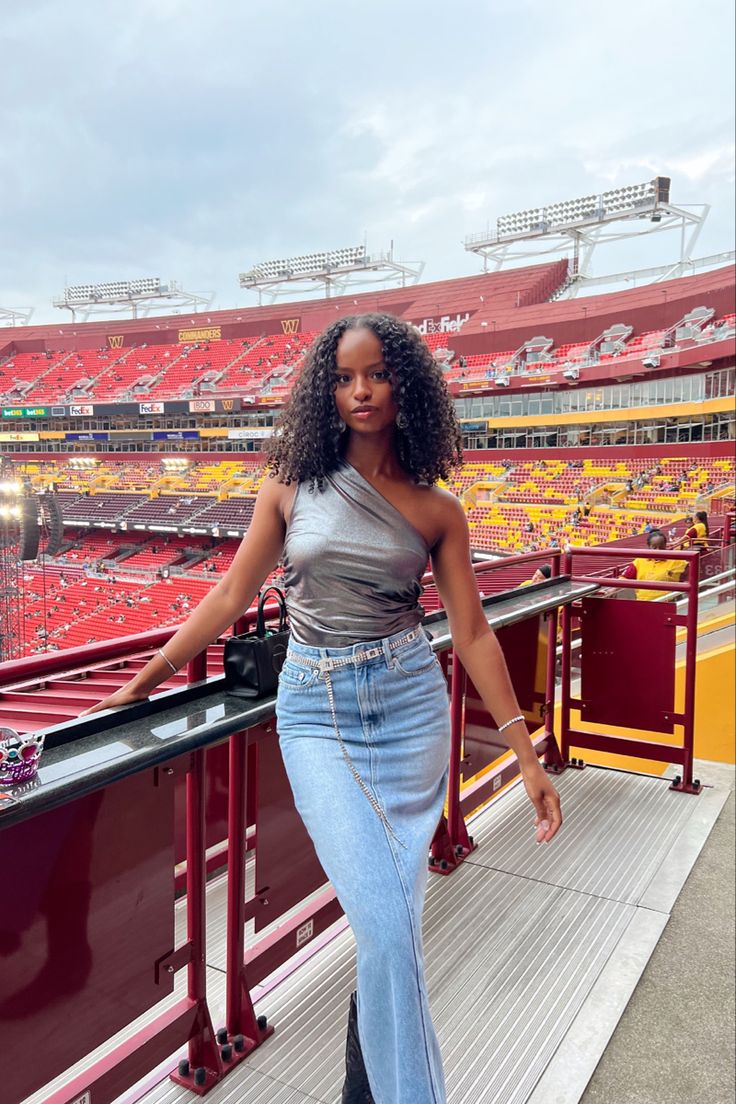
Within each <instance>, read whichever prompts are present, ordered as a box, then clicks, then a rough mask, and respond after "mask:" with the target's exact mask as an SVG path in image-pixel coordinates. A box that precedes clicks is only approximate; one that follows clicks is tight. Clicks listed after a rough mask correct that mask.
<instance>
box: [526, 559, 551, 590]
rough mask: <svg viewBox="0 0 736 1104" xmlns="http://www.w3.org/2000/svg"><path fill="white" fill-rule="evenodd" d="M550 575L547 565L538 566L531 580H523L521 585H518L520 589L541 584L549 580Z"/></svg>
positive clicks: (549, 568)
mask: <svg viewBox="0 0 736 1104" xmlns="http://www.w3.org/2000/svg"><path fill="white" fill-rule="evenodd" d="M551 575H552V568H551V567H550V565H549V564H540V566H539V567H538V568H537V570H536V571H535V572H534V574H533V575H532V577H531V579H525V580H524V582H523V583H519V586H520V587H525V586H533V585H534V584H535V583H543V582H545V581H546V580H547V579H549V578H550V577H551Z"/></svg>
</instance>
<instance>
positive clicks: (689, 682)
mask: <svg viewBox="0 0 736 1104" xmlns="http://www.w3.org/2000/svg"><path fill="white" fill-rule="evenodd" d="M699 583H700V560H699V558H698V557H697V556H694V557H693V559H692V560H691V561H690V565H689V571H688V584H689V587H690V591H689V593H688V599H687V614H686V628H685V632H686V633H687V637H686V640H685V721H684V725H683V729H684V731H683V751H684V758H683V761H682V783H681V785H680V786H679V787H678V788H679V789H683V790H685V791H686V792H688V793H698V792H699V787H698V789H696V788H695V787H694V786H693V756H694V749H695V674H696V670H697V664H698V658H697V652H698V585H699Z"/></svg>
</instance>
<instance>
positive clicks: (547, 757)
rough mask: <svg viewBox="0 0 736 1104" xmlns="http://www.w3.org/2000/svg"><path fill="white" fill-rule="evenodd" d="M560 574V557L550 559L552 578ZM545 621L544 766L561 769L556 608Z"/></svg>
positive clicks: (547, 614) (550, 611) (549, 612)
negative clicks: (558, 737) (556, 702)
mask: <svg viewBox="0 0 736 1104" xmlns="http://www.w3.org/2000/svg"><path fill="white" fill-rule="evenodd" d="M559 574H560V555H559V553H557V552H556V553H555V555H554V556H553V558H552V578H553V579H556V578H557V577H558V576H559ZM545 617H546V620H547V633H548V636H547V671H546V678H545V687H544V739H545V751H544V764H545V766H547V767H562V766H563V762H562V756H561V754H560V748H559V745H558V743H557V738H556V736H555V687H556V682H557V679H556V675H557V619H558V608H557V606H554V607H553V608H552V609H551V610H549V611H548V612H547V613H546V614H545Z"/></svg>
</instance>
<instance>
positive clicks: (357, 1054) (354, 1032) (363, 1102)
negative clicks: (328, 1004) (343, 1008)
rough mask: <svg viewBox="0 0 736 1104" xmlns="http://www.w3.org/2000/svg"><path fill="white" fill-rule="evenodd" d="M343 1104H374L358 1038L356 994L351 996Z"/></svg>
mask: <svg viewBox="0 0 736 1104" xmlns="http://www.w3.org/2000/svg"><path fill="white" fill-rule="evenodd" d="M342 1104H373V1097H372V1096H371V1087H370V1085H369V1084H368V1074H367V1073H366V1072H365V1063H364V1062H363V1052H362V1050H361V1049H360V1039H359V1037H358V1003H357V1001H356V999H355V993H351V995H350V1015H349V1016H348V1038H347V1043H346V1045H345V1084H344V1085H343V1087H342Z"/></svg>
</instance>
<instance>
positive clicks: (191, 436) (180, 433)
mask: <svg viewBox="0 0 736 1104" xmlns="http://www.w3.org/2000/svg"><path fill="white" fill-rule="evenodd" d="M151 436H152V438H153V440H154V441H196V440H198V439H199V430H197V429H154V431H153V433H152V435H151Z"/></svg>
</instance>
